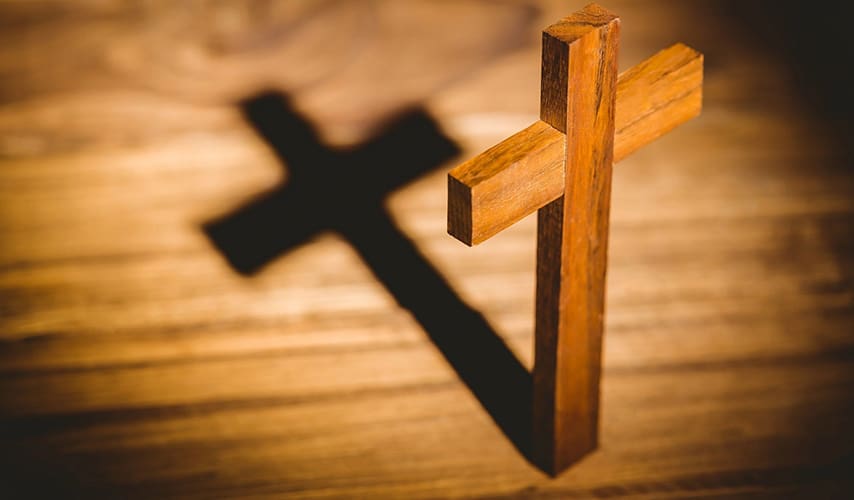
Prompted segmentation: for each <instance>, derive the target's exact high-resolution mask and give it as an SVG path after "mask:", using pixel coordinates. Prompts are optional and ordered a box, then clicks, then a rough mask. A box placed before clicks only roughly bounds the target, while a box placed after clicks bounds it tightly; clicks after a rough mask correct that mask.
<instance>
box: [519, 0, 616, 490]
mask: <svg viewBox="0 0 854 500" xmlns="http://www.w3.org/2000/svg"><path fill="white" fill-rule="evenodd" d="M619 26H620V25H619V19H618V18H616V16H614V15H613V14H610V13H609V12H607V11H605V10H604V9H601V8H598V7H596V6H589V7H587V8H585V9H584V10H583V11H581V12H579V13H577V14H575V15H573V16H570V17H568V18H566V19H564V20H562V21H561V22H559V23H557V24H554V25H552V26H550V27H549V28H547V29H546V30H545V32H544V33H543V77H542V83H541V85H542V87H541V95H540V118H541V119H542V120H543V121H544V122H546V123H548V124H549V125H551V126H552V127H554V128H556V129H558V130H560V131H561V132H564V133H565V134H566V152H565V165H566V167H565V173H564V177H565V182H564V195H563V196H562V197H561V198H558V199H557V200H555V201H553V202H551V203H549V204H548V205H546V206H545V207H543V208H541V209H540V210H539V212H538V217H537V224H538V225H537V299H536V327H535V347H534V378H533V380H534V387H533V391H534V392H533V395H534V415H533V422H534V429H533V431H534V433H533V439H534V443H533V448H534V454H535V457H536V459H537V460H538V461H539V462H540V463H541V464H542V465H543V466H544V467H545V468H546V470H548V471H550V472H553V473H556V472H558V471H560V470H562V469H564V468H566V467H567V466H569V465H570V464H571V463H572V462H574V461H576V460H578V459H579V458H581V457H582V456H584V455H585V454H587V453H588V452H590V451H591V450H593V449H594V448H596V444H597V434H598V433H597V430H598V421H599V419H598V415H599V373H600V371H601V369H600V359H601V352H602V326H603V316H604V307H605V270H606V265H607V249H608V212H609V206H610V198H611V163H612V162H613V157H614V115H615V101H616V88H617V48H618V41H619Z"/></svg>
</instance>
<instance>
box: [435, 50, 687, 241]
mask: <svg viewBox="0 0 854 500" xmlns="http://www.w3.org/2000/svg"><path fill="white" fill-rule="evenodd" d="M544 75H545V72H544ZM556 77H557V78H558V80H559V81H560V75H557V76H556ZM702 85H703V55H702V54H700V53H699V52H697V51H695V50H694V49H692V48H690V47H687V46H686V45H683V44H681V43H677V44H675V45H673V46H671V47H669V48H667V49H664V50H662V51H660V52H658V53H657V54H655V55H654V56H652V57H650V58H649V59H647V60H646V61H644V62H642V63H640V64H638V65H637V66H634V67H633V68H631V69H629V70H627V71H625V72H623V73H622V74H620V76H619V79H618V82H617V116H616V132H615V134H616V137H615V140H614V158H615V161H620V160H622V159H624V158H626V157H628V156H629V155H630V154H632V153H633V152H635V151H637V150H638V149H640V148H641V147H643V146H645V145H646V144H649V143H650V142H652V141H653V140H655V139H656V138H657V137H660V136H661V135H663V134H665V133H667V132H669V131H670V130H673V129H674V128H675V127H677V126H679V125H681V124H682V123H685V122H686V121H688V120H690V119H691V118H694V117H696V116H697V115H699V114H700V110H701V109H702ZM547 92H552V91H547ZM553 92H555V93H559V92H558V91H556V90H555V91H553ZM545 99H547V100H551V99H554V100H556V103H557V104H559V103H560V102H565V101H561V99H565V98H563V97H561V96H559V95H558V96H552V95H551V94H548V95H547V97H546V98H545ZM552 107H554V106H552ZM564 140H565V138H564V135H563V134H562V133H560V132H559V129H557V128H556V127H552V126H549V125H548V124H547V123H545V122H544V121H542V120H540V121H537V122H535V123H534V124H533V125H531V126H529V127H528V128H526V129H524V130H522V131H520V132H518V133H516V134H514V135H512V136H510V137H508V138H507V139H505V140H503V141H501V142H500V143H498V144H496V145H495V146H493V147H491V148H489V149H487V150H486V151H484V152H483V153H481V154H479V155H477V156H475V157H474V158H472V159H470V160H468V161H466V162H465V163H463V164H461V165H459V166H457V167H455V168H454V169H453V170H451V172H450V173H449V174H448V185H449V188H448V191H449V193H448V233H449V234H451V235H452V236H454V237H455V238H457V239H458V240H460V241H462V242H463V243H465V244H467V245H476V244H478V243H482V242H483V241H485V240H487V239H489V238H491V237H492V236H494V235H495V234H497V233H499V232H500V231H502V230H503V229H505V228H507V227H509V226H511V225H513V224H515V223H516V222H518V221H519V220H521V219H522V218H524V217H526V216H527V215H529V214H531V213H533V212H534V211H536V210H537V209H539V208H541V207H543V206H545V205H546V204H548V203H550V202H552V201H554V200H555V199H557V198H558V197H559V196H562V193H563V182H564V181H563V179H564V172H563V154H564V148H563V143H564ZM451 185H453V188H451V187H450V186H451Z"/></svg>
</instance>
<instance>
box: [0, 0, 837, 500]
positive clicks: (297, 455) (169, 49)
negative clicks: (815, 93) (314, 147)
mask: <svg viewBox="0 0 854 500" xmlns="http://www.w3.org/2000/svg"><path fill="white" fill-rule="evenodd" d="M269 5H270V6H269V7H264V6H263V5H260V4H244V3H240V2H228V3H222V4H217V5H203V4H194V5H193V6H192V7H189V8H187V9H175V8H173V7H172V6H171V5H170V6H168V7H167V6H164V5H161V4H126V3H119V2H116V3H112V2H98V3H78V2H75V3H68V4H53V3H44V2H39V3H35V2H20V3H7V4H3V6H2V7H0V9H2V10H1V11H0V12H2V14H0V19H2V22H3V29H2V30H0V36H2V37H3V42H4V43H3V44H0V68H2V72H3V74H4V75H5V77H4V78H3V79H2V80H0V89H2V92H0V97H2V106H0V225H2V226H0V227H2V233H0V234H2V237H0V314H2V317H0V321H2V324H0V333H2V342H1V343H0V439H2V447H0V449H2V451H0V457H2V458H0V460H1V461H2V463H0V466H1V467H0V474H2V483H0V484H2V488H3V492H2V496H3V497H4V498H6V497H9V498H15V497H16V496H23V497H26V496H38V495H39V494H41V493H44V494H49V495H43V496H50V497H51V498H62V497H74V496H77V497H83V498H93V497H105V498H132V497H137V498H152V497H160V498H174V497H196V498H222V497H270V498H282V497H292V498H472V497H491V498H496V497H497V498H520V497H522V498H524V497H529V498H530V497H535V498H536V497H539V498H589V497H600V498H603V497H604V498H614V497H644V498H685V497H727V496H731V497H740V498H744V497H751V498H756V497H761V498H790V497H802V498H847V497H850V496H851V492H852V489H854V484H852V479H851V474H850V471H851V469H852V452H854V431H852V429H854V425H853V424H854V422H852V414H854V399H852V397H851V394H852V390H851V388H852V386H854V357H852V353H854V304H852V301H854V297H852V296H853V295H854V292H852V285H851V283H852V273H854V257H852V252H854V237H852V234H854V227H852V213H854V201H852V197H851V193H852V190H854V174H852V172H851V169H850V159H849V157H848V156H847V153H848V151H847V145H846V144H845V143H844V142H837V141H836V139H835V138H836V137H846V136H845V135H842V136H837V135H836V133H838V132H841V130H840V129H838V128H836V127H835V126H831V125H835V124H833V123H829V122H827V121H826V120H825V119H824V117H823V116H821V115H818V114H816V112H815V109H814V108H813V107H812V105H811V101H809V100H808V99H807V94H806V93H805V92H804V91H803V90H802V89H803V88H802V87H801V86H800V85H801V81H800V80H799V79H797V78H795V77H793V76H792V75H793V74H792V73H791V72H790V69H789V68H790V66H789V65H788V64H789V62H788V61H787V60H786V59H785V57H787V56H789V55H790V53H788V52H782V51H774V50H768V49H769V47H770V48H773V46H772V45H767V44H766V43H765V42H766V41H767V40H761V39H758V38H756V37H754V33H756V28H757V27H758V25H755V24H750V23H747V22H742V21H743V20H740V19H741V18H734V17H733V16H738V15H741V14H742V13H743V12H745V11H746V8H745V7H744V5H742V4H738V5H736V6H734V5H732V4H719V3H717V2H680V1H661V2H658V1H654V2H621V1H616V2H608V3H605V4H604V6H605V7H607V8H608V9H609V10H612V11H614V12H618V13H619V14H620V17H621V19H622V32H621V37H622V39H621V51H620V53H621V56H620V57H621V60H620V67H621V69H626V68H630V67H631V66H633V65H635V64H637V63H638V62H640V61H642V60H643V59H644V58H646V57H648V56H649V55H650V54H652V53H654V52H655V51H657V50H658V49H660V48H661V47H667V46H669V45H671V44H673V43H675V42H677V41H683V42H685V43H686V44H687V45H689V46H691V47H695V48H697V49H698V50H700V51H702V52H703V53H704V54H705V56H706V58H705V64H706V68H705V69H706V71H705V89H704V90H705V94H704V108H703V114H702V115H701V117H699V118H698V119H696V120H693V121H691V122H689V123H687V124H685V125H683V126H681V127H679V128H678V129H677V130H674V131H673V132H671V133H670V134H667V135H666V136H664V137H662V138H660V139H658V140H657V141H655V142H654V143H653V144H650V145H649V146H647V147H645V148H643V149H641V150H639V151H638V152H636V153H635V154H634V155H632V156H631V157H630V158H628V159H626V160H625V161H623V162H622V163H621V164H620V167H619V168H617V169H616V170H615V171H614V179H613V186H614V190H613V194H612V212H611V236H610V242H609V248H610V255H609V271H608V273H609V274H608V279H609V283H608V291H607V300H606V309H607V311H608V322H607V325H606V333H605V344H604V358H603V361H604V364H603V394H602V398H603V399H602V408H603V413H602V415H601V417H602V420H601V436H600V447H599V449H598V450H597V451H596V452H594V453H593V454H591V455H590V456H589V457H587V458H585V459H584V460H583V461H581V462H580V463H578V464H577V465H575V466H573V467H572V468H570V469H569V470H568V471H567V472H566V473H565V474H563V475H561V476H560V477H559V478H557V479H554V480H553V479H550V478H548V477H547V476H546V475H545V474H543V473H542V472H540V471H539V470H538V469H537V468H535V467H533V466H532V465H531V464H530V463H528V461H527V460H526V458H525V457H524V456H523V455H522V454H521V453H520V452H519V450H517V449H516V447H515V446H514V444H513V442H512V440H511V439H509V438H508V436H507V435H506V434H505V432H503V430H502V429H503V428H502V427H501V426H500V425H497V424H496V422H495V421H494V419H493V417H492V416H491V413H489V412H487V411H485V410H484V404H483V403H482V401H484V400H485V401H487V403H489V402H491V401H493V400H492V399H489V398H488V397H486V396H488V395H489V394H486V395H484V391H483V390H481V391H480V392H479V394H481V399H479V398H478V397H477V396H475V392H473V391H472V390H471V388H470V385H473V386H475V387H479V388H481V389H483V388H484V385H483V384H479V383H478V381H479V380H481V379H479V378H478V377H477V376H470V377H468V378H467V379H466V380H468V382H469V383H466V382H465V381H464V380H463V378H461V376H460V375H459V373H458V370H456V369H455V368H454V367H453V366H452V364H451V363H449V362H448V361H447V360H448V356H446V355H443V354H442V353H441V351H440V350H439V349H438V348H437V343H436V342H434V341H433V340H431V339H436V341H437V342H439V343H442V345H444V346H446V347H448V345H449V344H450V345H453V344H452V342H451V341H453V340H454V339H458V338H464V339H468V338H470V337H465V335H466V332H467V331H475V332H476V333H477V334H478V335H480V337H479V338H482V339H487V340H488V339H489V327H485V326H483V324H481V323H479V322H478V320H477V313H476V312H471V311H470V310H466V307H471V308H473V309H474V310H475V311H479V312H480V313H482V314H483V316H484V317H485V318H486V319H487V320H488V322H489V325H491V328H493V329H494V331H495V332H496V333H497V334H498V335H500V338H501V339H503V341H504V342H506V343H507V345H508V346H509V347H510V349H511V350H512V352H513V353H515V354H516V355H517V356H518V357H519V359H520V360H521V363H522V365H523V366H524V367H526V368H530V366H531V358H532V344H533V339H532V334H533V324H532V317H533V309H534V294H533V290H534V261H535V254H534V239H535V234H536V232H535V231H536V228H535V221H534V218H532V217H529V218H527V219H525V220H523V221H521V222H520V223H518V224H516V225H514V226H513V227H511V228H509V229H507V230H506V231H504V232H503V233H502V234H500V235H497V236H495V237H494V238H492V239H491V240H490V241H488V242H486V243H484V244H482V245H480V246H478V247H475V248H468V247H465V246H464V245H461V244H460V243H459V242H458V241H456V240H454V239H453V238H451V237H449V236H448V235H447V234H446V232H445V225H446V218H445V210H446V205H445V195H444V192H445V189H446V175H447V171H448V169H450V168H451V167H452V166H453V165H455V164H456V163H457V162H458V161H461V160H463V159H465V158H469V157H471V156H473V155H474V154H476V153H477V152H479V151H483V150H484V149H485V148H488V147H489V146H491V145H493V144H496V143H497V142H498V141H500V140H501V139H503V138H505V137H507V136H508V135H510V134H512V133H514V132H516V131H518V130H520V129H522V128H524V127H525V126H527V125H529V124H530V123H532V122H534V121H535V120H536V119H537V117H538V99H537V96H538V89H539V75H538V67H539V64H540V54H539V50H540V47H539V41H540V36H541V35H540V34H541V28H542V26H546V25H548V24H549V23H550V22H552V21H553V20H554V19H558V18H561V17H563V16H565V15H566V14H568V13H570V12H573V11H575V10H577V9H579V8H581V7H582V6H583V2H565V1H561V2H553V3H549V2H544V3H537V4H526V3H515V2H484V3H480V2H466V1H462V2H435V3H434V2H411V3H406V4H404V3H403V2H396V1H388V2H376V3H371V4H369V8H367V7H365V6H364V5H365V4H362V3H360V2H334V1H326V2H305V3H297V2H278V3H275V4H272V3H271V4H269ZM803 15H805V14H804V13H803V12H801V13H799V16H801V17H803ZM769 19H770V18H769V17H768V16H762V17H761V20H762V21H763V23H764V22H766V21H768V22H770V21H769ZM484 20H488V21H489V22H488V23H487V22H484ZM330 25H332V26H335V27H336V29H329V26H330ZM454 26H456V28H453V27H454ZM765 26H766V25H765V24H762V25H761V27H763V28H764V27H765ZM799 26H801V27H802V29H798V30H792V31H789V32H788V36H787V38H786V40H793V41H794V40H797V38H794V39H792V37H798V36H801V34H802V33H803V32H804V30H805V29H807V28H808V27H810V26H816V27H818V26H823V27H824V28H826V27H827V24H826V23H818V22H816V23H805V24H801V25H799ZM820 34H821V32H818V31H817V32H815V33H813V34H812V35H811V36H815V37H816V38H815V39H814V40H822V38H821V36H820ZM422 37H424V38H427V39H429V40H430V43H424V42H423V39H424V38H422ZM342 47H344V48H346V50H343V51H342V49H341V48H342ZM802 76H803V77H805V78H816V77H824V76H825V75H822V74H820V72H810V73H806V74H803V75H802ZM809 82H813V84H814V81H812V80H807V81H806V83H809ZM816 88H817V89H823V88H825V87H816ZM270 90H273V91H277V92H282V93H285V94H287V95H288V96H289V102H291V105H292V107H293V108H294V109H295V110H296V111H298V112H299V114H300V116H302V117H303V118H304V119H305V120H307V121H308V122H310V123H312V124H314V125H315V126H316V127H317V128H318V136H319V140H320V141H321V142H322V143H325V144H332V145H342V146H343V145H346V144H351V145H354V146H357V147H358V146H364V145H365V143H366V142H367V143H368V144H370V143H371V142H370V141H371V140H372V139H371V138H372V137H377V134H379V137H383V135H382V134H383V133H382V127H381V124H382V122H384V121H385V120H386V118H388V117H389V116H391V115H392V114H394V113H395V112H397V111H399V110H400V109H401V108H402V107H404V106H405V105H409V104H411V103H413V102H421V103H423V105H424V107H425V109H426V111H427V112H428V113H429V114H430V116H432V117H433V118H434V119H435V121H436V122H437V123H438V124H439V125H440V126H441V127H442V129H443V130H444V133H445V134H446V135H447V137H449V138H451V139H453V140H454V141H455V142H456V143H457V144H458V145H459V146H460V148H461V150H462V151H461V152H460V153H459V155H458V158H455V159H450V160H448V161H447V162H446V163H445V164H444V165H443V166H439V167H437V168H436V169H434V170H431V171H430V172H429V173H426V175H424V176H422V177H419V178H417V179H414V180H408V179H403V181H405V182H403V181H402V182H399V183H397V184H396V185H397V186H398V187H397V188H396V190H394V191H392V192H391V193H390V194H389V196H388V198H387V200H386V201H387V205H386V206H387V208H388V212H389V214H390V215H389V217H390V220H392V221H393V222H394V223H395V224H396V225H397V226H399V234H402V235H404V236H405V237H406V238H409V239H411V240H412V247H411V248H415V249H416V250H417V252H420V253H421V254H423V255H422V256H423V260H419V259H418V255H417V254H414V253H413V252H412V251H411V248H410V250H407V248H408V247H407V245H406V241H405V240H401V239H399V238H398V237H397V236H396V235H395V234H396V233H395V231H394V228H393V227H389V226H387V225H385V226H383V225H381V224H380V223H379V222H378V223H377V224H376V225H375V226H371V227H374V228H375V229H376V232H375V233H372V234H375V235H379V236H380V241H383V242H386V243H395V245H393V248H394V250H393V252H394V253H397V254H400V255H404V257H405V261H406V262H408V263H409V264H408V265H407V266H404V269H413V270H414V271H412V274H411V275H408V276H407V275H403V277H401V278H399V279H397V280H395V279H394V276H393V274H394V273H393V271H394V269H395V268H394V267H393V264H394V262H396V261H395V260H393V259H394V256H393V255H392V254H391V253H389V254H388V255H385V254H383V253H382V252H381V251H379V250H377V249H376V248H371V247H370V243H371V241H373V240H372V239H369V238H361V239H359V238H356V239H357V242H358V243H362V244H363V245H361V246H359V248H355V247H354V246H353V244H352V242H351V240H350V239H347V238H345V237H342V236H338V235H335V234H332V233H324V232H320V233H318V234H317V235H315V237H314V238H313V239H309V240H307V241H306V242H305V243H304V244H301V245H299V246H295V247H293V248H291V249H290V250H289V251H287V252H286V253H284V254H282V255H280V256H278V257H277V258H275V259H273V260H271V261H270V262H269V263H268V264H266V265H265V266H264V267H263V268H261V269H260V270H258V272H257V273H255V274H252V275H250V276H244V275H241V274H240V273H238V272H235V270H234V269H232V268H231V267H230V266H229V265H228V263H227V261H226V260H225V259H224V258H223V256H222V254H221V253H220V252H219V251H218V250H217V249H216V248H215V247H214V246H213V245H212V244H211V240H210V239H209V238H208V236H207V234H206V233H205V230H204V228H205V227H206V225H207V224H209V223H211V222H212V221H216V220H220V219H221V218H222V217H224V216H225V217H227V216H228V215H230V214H234V213H235V211H239V210H240V208H241V207H244V206H246V204H247V203H250V202H251V201H252V200H256V199H257V197H258V196H260V195H262V194H264V193H271V192H275V191H276V190H278V189H280V188H281V186H280V182H281V181H283V180H284V179H285V178H286V177H287V176H288V175H289V173H287V172H285V173H283V169H282V161H281V159H280V158H279V156H278V155H277V154H276V153H274V152H273V151H272V150H271V149H270V147H269V144H268V143H267V142H266V141H265V139H263V138H261V137H260V136H259V135H258V134H257V132H256V130H257V129H256V128H255V127H253V126H252V124H250V123H248V122H247V118H246V116H245V115H244V113H242V112H241V109H240V108H239V106H238V104H239V103H240V102H241V101H244V100H245V99H248V98H251V97H253V96H256V95H259V94H261V93H263V92H267V91H270ZM422 133H423V132H422ZM385 168H386V169H387V171H388V172H392V171H395V170H394V169H395V168H399V166H398V165H389V166H386V167H385ZM397 171H398V172H399V170H397ZM371 175H373V174H371ZM394 179H396V180H400V178H398V177H394ZM374 215H376V214H372V217H373V219H371V220H375V221H383V220H384V219H383V218H382V217H381V216H380V217H374ZM283 218H284V220H285V222H293V221H294V219H293V218H288V217H283ZM381 230H382V231H381ZM360 255H362V256H364V255H367V256H368V257H370V258H372V259H374V260H372V261H371V262H369V263H367V264H366V262H365V261H364V260H363V259H362V258H361V257H360ZM425 262H426V263H427V264H425ZM385 266H389V267H385ZM430 266H433V267H435V271H436V272H437V273H440V274H441V276H443V277H444V278H445V279H446V280H447V281H448V283H449V286H450V287H451V289H452V290H453V291H454V292H455V293H456V294H457V295H458V296H459V297H458V298H456V299H457V300H455V297H454V296H450V295H448V293H446V292H443V291H442V287H441V285H437V284H435V279H436V276H435V274H431V272H430V271H431V268H430ZM398 270H399V269H398ZM378 275H379V278H378ZM410 282H417V283H419V284H424V283H426V284H430V283H432V285H430V286H429V288H430V289H431V290H433V292H434V295H433V296H430V297H428V301H427V306H424V305H423V304H422V305H419V303H418V302H417V300H416V299H417V298H418V297H417V296H416V297H415V299H413V300H412V301H411V302H410V303H409V304H410V305H409V306H408V307H410V308H415V309H416V310H417V311H418V312H419V313H422V314H421V316H420V318H421V319H420V320H418V319H415V318H416V315H413V314H410V312H409V311H410V310H411V309H409V310H407V309H404V308H402V307H400V306H399V305H398V300H396V297H397V296H398V295H404V293H403V292H401V290H403V291H409V290H411V288H410V287H409V285H408V283H410ZM394 290H397V292H395V291H394ZM429 299H432V301H429ZM437 299H440V300H437ZM460 301H463V302H464V303H465V304H464V305H461V303H460ZM413 304H414V305H413ZM428 306H429V307H428ZM437 309H438V310H442V309H444V310H446V311H452V312H454V314H455V317H457V316H464V314H463V312H465V313H466V314H468V315H469V316H467V317H468V318H469V319H470V321H468V322H467V325H470V326H472V325H473V326H474V328H468V329H466V330H461V331H452V330H445V329H443V328H442V325H443V324H447V323H448V318H446V317H443V316H442V315H440V314H438V313H437V312H436V310H437ZM466 311H468V312H466ZM425 312H426V313H427V314H423V313H425ZM457 313H459V314H457ZM431 320H432V322H431ZM420 321H424V322H425V323H427V327H425V326H424V325H422V323H421V322H420ZM437 325H438V326H437ZM442 335H444V338H443V337H442ZM449 338H450V339H451V341H448V339H449ZM477 345H481V344H477ZM462 351H463V350H461V349H460V350H456V351H455V350H453V349H451V350H449V352H450V355H451V358H452V359H456V358H453V354H454V353H455V352H456V353H458V352H462ZM496 352H500V349H497V350H496ZM462 357H463V358H466V356H462ZM469 357H470V356H469ZM483 359H484V358H483V356H481V357H480V358H478V360H479V361H483ZM461 368H462V369H463V370H464V369H465V368H466V367H461ZM463 373H464V374H466V373H468V372H465V371H463ZM486 389H487V390H488V389H489V386H488V385H487V386H486ZM493 409H495V407H494V406H493ZM495 413H498V412H497V411H496V412H495ZM9 492H11V493H9Z"/></svg>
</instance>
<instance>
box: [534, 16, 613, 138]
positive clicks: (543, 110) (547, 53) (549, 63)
mask: <svg viewBox="0 0 854 500" xmlns="http://www.w3.org/2000/svg"><path fill="white" fill-rule="evenodd" d="M619 23H620V18H619V17H617V15H616V14H614V13H612V12H610V11H608V10H606V9H605V8H603V7H600V6H599V5H596V4H595V3H591V4H589V5H587V6H586V7H584V8H583V9H581V10H580V11H578V12H576V13H574V14H571V15H569V16H567V17H565V18H563V19H561V20H560V21H558V22H556V23H555V24H552V25H551V26H549V27H548V28H546V29H545V30H543V63H542V64H543V65H542V74H541V78H540V119H541V120H542V121H544V122H546V123H548V124H549V125H551V126H552V127H554V128H555V129H557V130H560V131H561V132H563V133H566V99H567V90H568V81H567V78H568V71H569V47H570V45H572V44H573V43H575V42H576V41H578V40H580V39H581V38H584V37H585V36H587V35H590V34H593V33H595V32H601V31H602V30H607V29H610V28H611V27H612V26H614V25H619Z"/></svg>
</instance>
